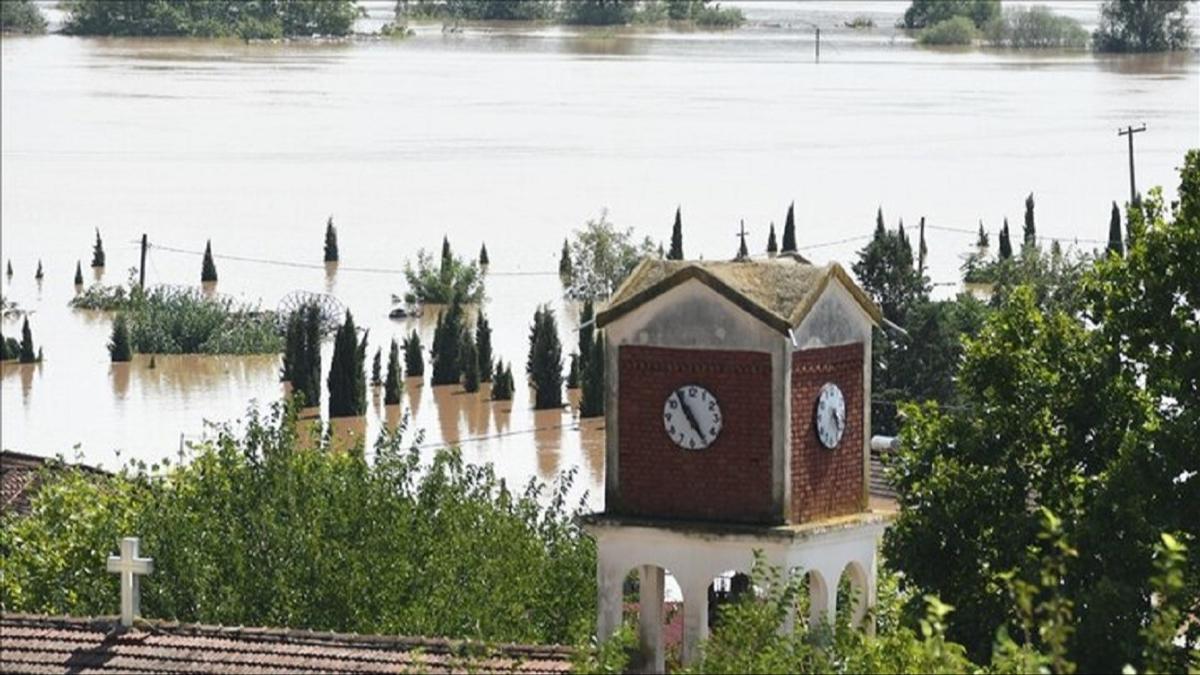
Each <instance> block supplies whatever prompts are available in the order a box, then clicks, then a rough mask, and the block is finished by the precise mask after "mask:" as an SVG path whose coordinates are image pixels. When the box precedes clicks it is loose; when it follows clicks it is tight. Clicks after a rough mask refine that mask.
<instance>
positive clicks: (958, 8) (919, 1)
mask: <svg viewBox="0 0 1200 675" xmlns="http://www.w3.org/2000/svg"><path fill="white" fill-rule="evenodd" d="M960 16H961V17H966V18H968V19H970V20H971V22H972V23H973V24H974V25H975V27H976V28H983V27H984V26H985V25H987V23H988V22H989V21H992V20H993V19H995V18H997V17H999V16H1000V0H912V4H911V5H909V7H908V9H906V10H905V11H904V27H905V28H926V27H929V26H933V25H935V24H938V23H941V22H943V21H947V20H949V19H953V18H954V17H960Z"/></svg>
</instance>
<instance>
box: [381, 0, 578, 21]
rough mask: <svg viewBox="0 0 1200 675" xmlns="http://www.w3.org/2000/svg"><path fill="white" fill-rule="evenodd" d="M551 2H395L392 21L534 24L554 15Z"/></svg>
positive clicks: (490, 0) (416, 0)
mask: <svg viewBox="0 0 1200 675" xmlns="http://www.w3.org/2000/svg"><path fill="white" fill-rule="evenodd" d="M554 9H555V6H554V0H442V1H438V0H397V2H396V18H397V19H405V18H415V19H442V20H465V21H538V20H542V19H548V18H551V17H552V16H553V15H554Z"/></svg>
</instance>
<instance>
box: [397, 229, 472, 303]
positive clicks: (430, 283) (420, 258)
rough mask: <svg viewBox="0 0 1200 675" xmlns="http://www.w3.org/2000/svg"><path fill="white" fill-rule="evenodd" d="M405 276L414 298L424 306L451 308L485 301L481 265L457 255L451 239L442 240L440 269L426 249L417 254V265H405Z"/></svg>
mask: <svg viewBox="0 0 1200 675" xmlns="http://www.w3.org/2000/svg"><path fill="white" fill-rule="evenodd" d="M404 277H405V279H406V280H407V281H408V287H409V289H410V290H409V292H410V294H411V295H412V298H413V299H414V300H416V301H419V302H423V303H432V304H442V305H448V304H451V302H453V301H455V300H457V301H458V302H461V303H465V304H474V303H479V302H482V301H483V293H484V287H483V276H482V274H480V271H479V266H478V265H477V264H475V263H474V262H468V261H466V260H463V259H462V258H459V257H457V256H455V255H454V254H453V253H452V252H451V251H450V242H449V240H448V239H443V240H442V257H441V259H440V262H439V263H438V265H437V266H435V265H434V264H433V257H432V256H431V255H430V254H429V252H428V251H426V250H425V249H421V250H420V251H418V252H417V264H416V266H415V267H414V266H413V265H412V263H405V265H404Z"/></svg>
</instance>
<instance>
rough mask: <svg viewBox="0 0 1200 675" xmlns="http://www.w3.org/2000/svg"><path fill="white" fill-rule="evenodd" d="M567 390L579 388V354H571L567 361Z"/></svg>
mask: <svg viewBox="0 0 1200 675" xmlns="http://www.w3.org/2000/svg"><path fill="white" fill-rule="evenodd" d="M567 361H568V363H569V365H568V366H567V389H578V388H579V354H576V353H575V352H571V354H570V356H569V357H568V359H567Z"/></svg>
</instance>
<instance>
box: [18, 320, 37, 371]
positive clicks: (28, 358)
mask: <svg viewBox="0 0 1200 675" xmlns="http://www.w3.org/2000/svg"><path fill="white" fill-rule="evenodd" d="M18 360H19V361H20V362H21V363H34V362H35V361H37V360H38V357H37V354H36V353H35V352H34V351H33V331H31V330H29V317H25V322H24V323H23V324H21V353H20V355H19V357H18Z"/></svg>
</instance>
